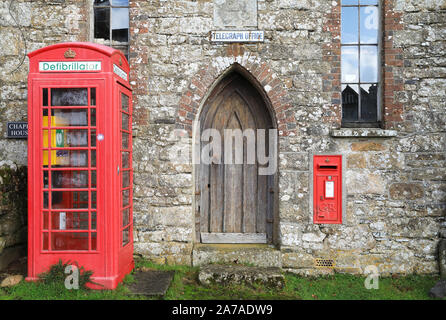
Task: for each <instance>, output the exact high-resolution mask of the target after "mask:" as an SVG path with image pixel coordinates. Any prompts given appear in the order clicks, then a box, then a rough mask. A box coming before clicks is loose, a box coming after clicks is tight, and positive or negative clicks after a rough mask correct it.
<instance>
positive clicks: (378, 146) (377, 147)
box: [352, 142, 386, 151]
mask: <svg viewBox="0 0 446 320" xmlns="http://www.w3.org/2000/svg"><path fill="white" fill-rule="evenodd" d="M383 150H386V146H385V145H383V144H382V143H378V142H354V143H352V151H383Z"/></svg>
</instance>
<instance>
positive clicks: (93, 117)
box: [90, 108, 96, 127]
mask: <svg viewBox="0 0 446 320" xmlns="http://www.w3.org/2000/svg"><path fill="white" fill-rule="evenodd" d="M90 126H92V127H95V126H96V109H94V108H92V109H90Z"/></svg>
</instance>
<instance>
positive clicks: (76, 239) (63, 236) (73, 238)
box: [51, 232, 88, 251]
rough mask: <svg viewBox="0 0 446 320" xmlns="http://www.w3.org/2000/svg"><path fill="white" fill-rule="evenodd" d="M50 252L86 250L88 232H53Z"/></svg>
mask: <svg viewBox="0 0 446 320" xmlns="http://www.w3.org/2000/svg"><path fill="white" fill-rule="evenodd" d="M51 250H54V251H60V250H88V232H70V233H68V232H67V233H64V232H53V233H52V234H51Z"/></svg>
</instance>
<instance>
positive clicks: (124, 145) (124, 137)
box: [122, 132, 129, 149]
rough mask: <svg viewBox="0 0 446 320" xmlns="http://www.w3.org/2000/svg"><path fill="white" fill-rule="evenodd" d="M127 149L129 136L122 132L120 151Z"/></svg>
mask: <svg viewBox="0 0 446 320" xmlns="http://www.w3.org/2000/svg"><path fill="white" fill-rule="evenodd" d="M128 148H129V134H128V133H125V132H122V149H128Z"/></svg>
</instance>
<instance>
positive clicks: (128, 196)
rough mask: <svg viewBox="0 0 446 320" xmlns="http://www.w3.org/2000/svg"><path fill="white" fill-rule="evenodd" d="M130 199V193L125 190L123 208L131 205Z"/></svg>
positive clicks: (123, 192)
mask: <svg viewBox="0 0 446 320" xmlns="http://www.w3.org/2000/svg"><path fill="white" fill-rule="evenodd" d="M129 199H130V191H129V190H123V191H122V207H126V206H128V205H129Z"/></svg>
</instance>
